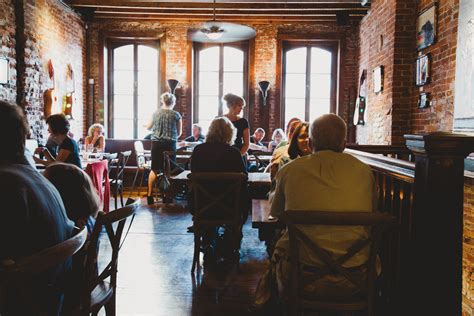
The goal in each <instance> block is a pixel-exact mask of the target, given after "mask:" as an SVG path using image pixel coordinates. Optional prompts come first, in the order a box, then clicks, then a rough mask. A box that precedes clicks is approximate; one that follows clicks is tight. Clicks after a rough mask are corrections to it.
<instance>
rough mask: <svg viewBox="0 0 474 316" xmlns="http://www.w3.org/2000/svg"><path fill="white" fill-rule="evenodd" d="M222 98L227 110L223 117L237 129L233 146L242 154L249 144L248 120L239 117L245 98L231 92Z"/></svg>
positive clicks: (245, 151)
mask: <svg viewBox="0 0 474 316" xmlns="http://www.w3.org/2000/svg"><path fill="white" fill-rule="evenodd" d="M222 99H223V100H224V101H225V103H226V105H227V108H228V110H229V111H228V112H227V114H225V117H227V118H228V119H229V120H230V121H231V122H232V124H234V126H235V128H236V129H237V137H236V139H235V143H234V147H236V148H237V149H238V150H239V151H240V154H241V155H242V156H244V155H245V154H246V153H247V150H248V149H249V146H250V129H249V122H248V121H247V120H246V119H245V118H243V117H240V113H241V112H242V109H243V108H244V107H245V100H244V99H243V98H242V97H239V96H238V95H235V94H232V93H228V94H226V95H225V96H224V97H223V98H222Z"/></svg>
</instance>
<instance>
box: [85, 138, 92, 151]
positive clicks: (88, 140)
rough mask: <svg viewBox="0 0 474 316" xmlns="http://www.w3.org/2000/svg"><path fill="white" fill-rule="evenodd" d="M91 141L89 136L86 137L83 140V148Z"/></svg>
mask: <svg viewBox="0 0 474 316" xmlns="http://www.w3.org/2000/svg"><path fill="white" fill-rule="evenodd" d="M90 143H91V141H90V138H89V136H87V137H86V141H85V142H84V148H87V146H88V145H90Z"/></svg>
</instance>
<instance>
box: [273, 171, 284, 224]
mask: <svg viewBox="0 0 474 316" xmlns="http://www.w3.org/2000/svg"><path fill="white" fill-rule="evenodd" d="M284 211H285V185H284V181H283V177H282V176H281V174H280V175H279V176H277V178H276V187H275V193H274V195H273V199H272V201H271V204H270V215H271V216H273V217H280V216H281V214H283V212H284Z"/></svg>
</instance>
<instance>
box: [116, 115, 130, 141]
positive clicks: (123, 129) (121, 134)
mask: <svg viewBox="0 0 474 316" xmlns="http://www.w3.org/2000/svg"><path fill="white" fill-rule="evenodd" d="M114 138H118V139H132V138H133V120H124V119H120V120H117V119H115V120H114Z"/></svg>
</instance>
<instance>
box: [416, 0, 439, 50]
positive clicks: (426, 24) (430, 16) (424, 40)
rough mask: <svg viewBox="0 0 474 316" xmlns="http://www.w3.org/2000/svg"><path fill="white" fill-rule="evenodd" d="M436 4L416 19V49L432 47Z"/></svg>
mask: <svg viewBox="0 0 474 316" xmlns="http://www.w3.org/2000/svg"><path fill="white" fill-rule="evenodd" d="M436 7H437V5H436V3H433V4H431V5H430V6H429V7H427V8H426V9H425V10H423V11H421V12H420V14H418V18H417V19H416V48H417V50H422V49H424V48H426V47H428V46H431V45H433V43H434V42H435V40H436V23H437V21H436V11H437V10H436Z"/></svg>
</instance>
